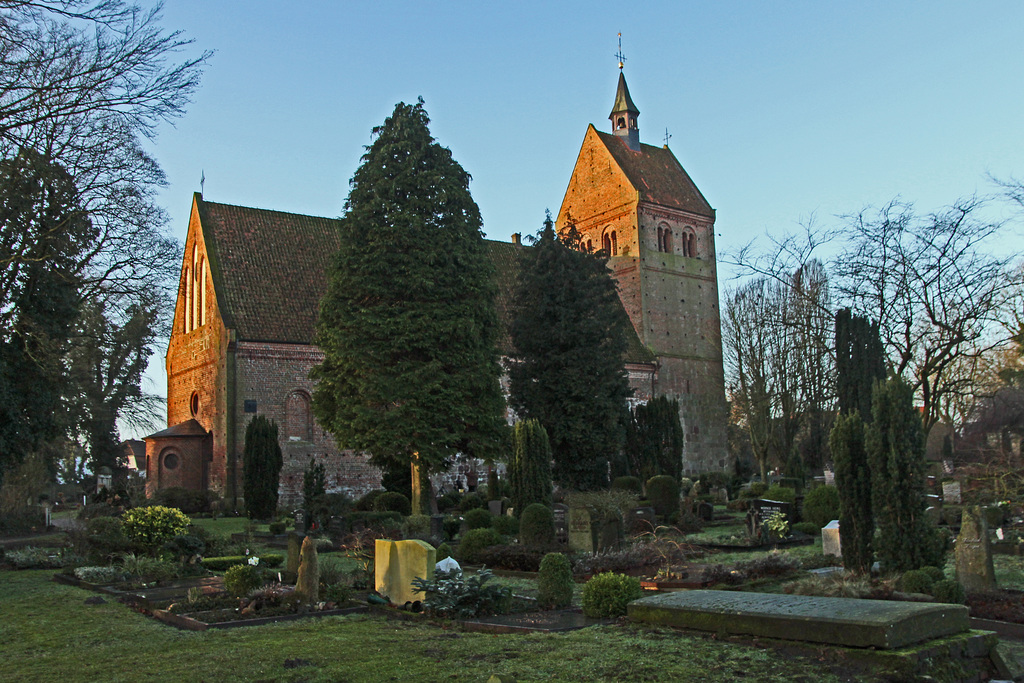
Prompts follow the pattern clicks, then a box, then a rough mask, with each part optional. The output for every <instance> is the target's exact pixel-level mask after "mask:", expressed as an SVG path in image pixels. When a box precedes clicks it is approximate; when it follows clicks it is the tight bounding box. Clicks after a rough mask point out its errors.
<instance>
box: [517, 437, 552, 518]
mask: <svg viewBox="0 0 1024 683" xmlns="http://www.w3.org/2000/svg"><path fill="white" fill-rule="evenodd" d="M512 441H513V451H512V457H511V458H509V463H508V478H509V482H510V483H511V485H512V496H511V498H512V508H513V509H514V510H515V511H516V514H522V512H523V510H525V509H526V506H527V505H529V504H530V503H541V504H543V505H546V506H547V507H551V445H550V444H549V443H548V433H547V432H546V431H545V430H544V427H543V426H541V424H540V422H538V421H537V420H533V419H530V420H522V421H520V422H517V423H516V426H515V427H514V428H513V430H512Z"/></svg>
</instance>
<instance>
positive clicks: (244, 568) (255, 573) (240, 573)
mask: <svg viewBox="0 0 1024 683" xmlns="http://www.w3.org/2000/svg"><path fill="white" fill-rule="evenodd" d="M262 585H263V572H262V571H260V569H259V567H254V566H252V565H251V564H236V565H234V566H233V567H230V568H229V569H228V570H227V571H226V572H225V573H224V589H225V590H226V591H227V592H228V593H231V595H233V596H235V597H236V598H244V597H245V596H246V595H248V594H249V593H251V592H253V591H254V590H256V589H257V588H259V587H260V586H262Z"/></svg>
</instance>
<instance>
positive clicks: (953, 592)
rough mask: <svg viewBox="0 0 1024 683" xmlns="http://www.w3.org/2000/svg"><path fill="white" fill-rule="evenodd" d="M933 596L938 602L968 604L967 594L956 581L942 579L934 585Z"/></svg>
mask: <svg viewBox="0 0 1024 683" xmlns="http://www.w3.org/2000/svg"><path fill="white" fill-rule="evenodd" d="M932 595H933V596H935V599H936V600H937V601H938V602H947V603H950V604H954V605H962V604H964V603H965V602H967V592H966V591H964V587H963V586H962V585H961V584H960V582H959V581H957V580H956V579H942V580H941V581H936V582H935V583H934V584H932Z"/></svg>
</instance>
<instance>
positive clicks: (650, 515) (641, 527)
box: [629, 507, 658, 534]
mask: <svg viewBox="0 0 1024 683" xmlns="http://www.w3.org/2000/svg"><path fill="white" fill-rule="evenodd" d="M657 526H658V515H657V513H655V511H654V508H652V507H642V508H633V509H632V510H630V511H629V533H631V534H642V533H644V532H652V531H654V529H655V527H657Z"/></svg>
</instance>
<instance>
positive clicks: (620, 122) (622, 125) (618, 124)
mask: <svg viewBox="0 0 1024 683" xmlns="http://www.w3.org/2000/svg"><path fill="white" fill-rule="evenodd" d="M625 127H626V117H625V116H620V117H619V120H618V121H616V122H615V128H616V129H617V130H622V129H623V128H625Z"/></svg>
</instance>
